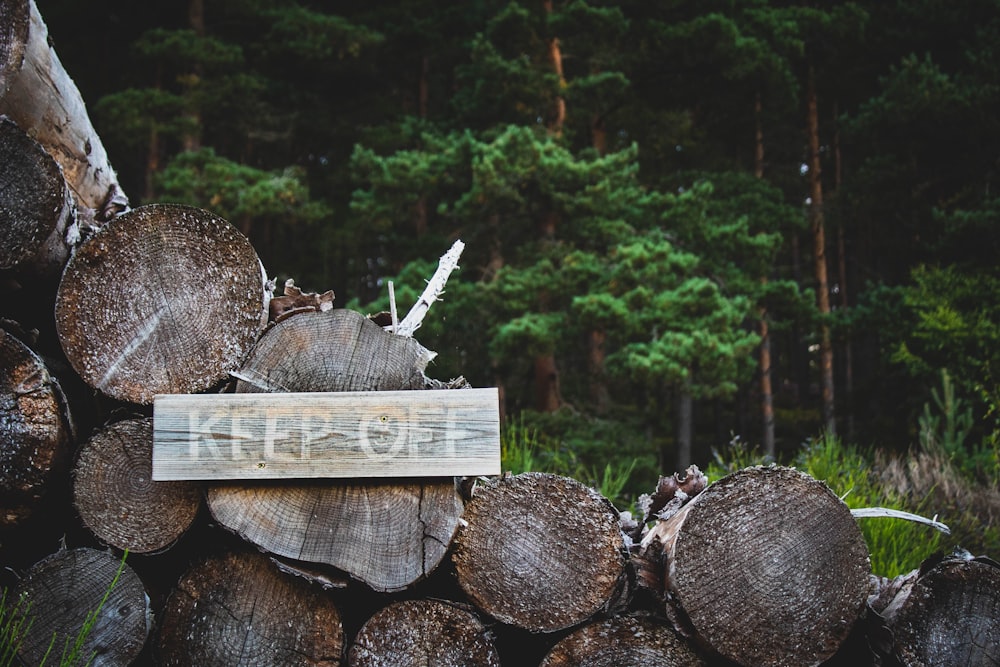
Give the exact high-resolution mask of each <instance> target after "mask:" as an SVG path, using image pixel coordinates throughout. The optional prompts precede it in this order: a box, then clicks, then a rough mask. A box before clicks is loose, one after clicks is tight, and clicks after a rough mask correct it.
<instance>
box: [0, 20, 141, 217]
mask: <svg viewBox="0 0 1000 667" xmlns="http://www.w3.org/2000/svg"><path fill="white" fill-rule="evenodd" d="M0 113H2V114H6V115H7V116H9V117H10V118H11V119H12V120H13V121H14V122H15V123H17V124H18V125H19V126H20V127H21V129H22V130H24V131H25V132H27V133H28V134H29V135H31V136H32V137H34V138H35V139H36V140H37V141H38V143H40V144H41V145H42V147H43V148H44V149H45V151H46V152H47V153H48V154H49V155H51V156H52V157H53V158H54V159H55V161H56V162H58V163H59V166H60V167H62V171H63V175H64V177H65V179H66V182H67V183H68V184H69V187H70V190H72V192H73V196H74V198H75V200H76V206H77V208H78V209H79V210H80V213H81V217H82V218H84V219H85V221H86V222H87V223H88V224H94V225H100V224H102V223H104V222H106V221H108V220H110V219H111V218H113V217H114V216H115V215H117V214H118V213H120V212H121V211H123V210H124V209H125V208H126V207H127V206H128V198H127V197H126V196H125V193H124V192H123V191H122V189H121V186H120V185H119V184H118V177H117V176H116V175H115V171H114V169H112V167H111V163H110V161H109V160H108V155H107V151H106V150H105V148H104V144H103V143H102V142H101V139H100V137H99V136H98V134H97V131H96V130H94V126H93V124H92V123H91V122H90V116H89V115H88V114H87V107H86V105H85V104H84V102H83V97H82V96H81V95H80V91H79V90H78V89H77V87H76V84H75V83H73V80H72V79H71V78H70V76H69V74H67V72H66V70H65V68H64V67H63V65H62V63H61V62H60V61H59V57H58V56H57V55H56V52H55V50H54V49H53V48H52V46H51V45H50V44H49V39H48V29H47V28H46V27H45V23H44V22H43V21H42V17H41V15H40V14H39V13H38V8H37V7H36V6H35V2H34V0H0Z"/></svg>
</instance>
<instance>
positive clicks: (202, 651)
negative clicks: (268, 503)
mask: <svg viewBox="0 0 1000 667" xmlns="http://www.w3.org/2000/svg"><path fill="white" fill-rule="evenodd" d="M156 647H157V651H156V653H157V654H158V657H159V660H158V663H157V664H159V665H162V666H163V667H181V666H184V667H221V666H223V665H241V666H242V667H282V666H289V667H292V666H295V667H298V666H301V665H310V666H312V667H334V666H336V665H340V664H341V658H342V654H343V647H344V631H343V627H342V625H341V620H340V613H339V612H338V610H337V608H336V606H335V605H334V603H333V601H332V600H331V599H330V598H329V597H328V596H326V595H324V594H323V593H322V591H320V590H319V589H318V588H317V587H313V586H310V585H309V584H307V583H306V582H305V581H304V580H302V579H299V578H297V577H294V576H292V575H287V574H282V573H281V572H279V571H278V569H277V568H276V567H275V566H274V564H273V563H271V562H270V560H268V558H267V557H266V556H264V555H263V554H259V553H229V554H224V555H222V556H218V557H214V558H211V559H209V560H207V561H204V562H202V563H199V564H197V565H195V566H194V567H192V568H191V569H190V570H189V571H188V572H187V573H186V574H184V576H182V577H181V579H180V581H179V582H178V584H177V588H176V589H175V590H174V592H173V593H171V595H170V598H169V599H168V600H167V604H166V607H165V609H164V611H163V618H162V621H161V624H160V633H159V637H158V639H157V644H156Z"/></svg>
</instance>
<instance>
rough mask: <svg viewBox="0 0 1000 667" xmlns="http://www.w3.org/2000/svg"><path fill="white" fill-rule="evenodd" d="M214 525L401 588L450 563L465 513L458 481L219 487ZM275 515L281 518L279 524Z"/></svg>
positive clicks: (274, 549)
mask: <svg viewBox="0 0 1000 667" xmlns="http://www.w3.org/2000/svg"><path fill="white" fill-rule="evenodd" d="M208 507H209V509H210V510H211V512H212V515H213V516H214V517H215V519H216V520H217V521H218V522H219V523H220V524H222V525H223V526H225V527H226V528H228V529H229V530H232V531H233V532H235V533H237V534H238V535H240V536H241V537H243V538H244V539H246V540H247V541H249V542H252V543H254V544H256V545H258V546H260V547H261V548H263V549H266V550H268V551H270V552H271V553H274V554H277V555H279V556H284V557H287V558H294V559H296V560H300V561H305V562H307V563H323V564H326V565H332V566H333V567H336V568H339V569H341V570H343V571H345V572H347V573H348V574H350V575H351V576H353V577H354V578H356V579H358V580H360V581H363V582H364V583H366V584H367V585H368V586H370V587H371V588H372V589H373V590H376V591H379V592H393V591H400V590H403V589H405V588H407V587H409V586H410V585H412V584H413V583H415V582H417V581H419V580H421V579H424V578H425V577H427V576H428V575H429V574H430V573H431V572H433V571H434V569H435V568H436V567H437V566H438V564H439V563H440V562H441V560H442V559H443V558H444V556H445V554H446V552H447V549H448V545H449V544H450V543H451V539H452V536H453V535H454V533H455V530H456V529H457V527H458V521H459V517H460V516H461V514H462V499H461V496H460V495H459V493H458V491H457V490H456V488H455V484H454V481H453V480H452V479H450V478H449V479H447V480H440V481H438V480H426V481H424V482H422V483H405V482H404V481H402V480H395V481H392V482H383V483H370V484H349V483H343V484H339V483H324V484H315V483H313V484H295V485H291V484H283V485H264V484H241V485H214V486H212V487H210V488H209V491H208ZM275 517H281V521H280V523H279V522H277V521H276V520H275Z"/></svg>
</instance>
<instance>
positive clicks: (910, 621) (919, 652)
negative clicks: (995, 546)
mask: <svg viewBox="0 0 1000 667" xmlns="http://www.w3.org/2000/svg"><path fill="white" fill-rule="evenodd" d="M883 616H884V618H885V620H886V621H887V623H888V625H889V628H890V629H891V630H892V637H894V645H893V649H892V650H893V653H894V657H895V658H896V659H897V660H899V663H900V664H901V665H904V667H934V666H937V665H983V666H986V665H996V664H997V661H998V658H1000V566H998V565H997V564H996V563H995V562H993V561H990V560H988V559H972V560H964V559H951V558H950V559H947V560H945V561H943V562H941V563H940V564H938V565H936V566H934V567H932V568H930V569H928V570H927V571H926V572H924V571H922V572H921V573H920V574H919V576H916V577H911V578H910V580H909V581H908V582H907V584H906V585H904V586H903V588H902V589H901V590H900V591H899V593H898V594H897V595H896V596H895V598H894V599H893V600H892V601H891V602H890V603H889V605H888V606H887V607H886V609H885V611H884V612H883Z"/></svg>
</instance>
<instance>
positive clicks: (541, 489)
mask: <svg viewBox="0 0 1000 667" xmlns="http://www.w3.org/2000/svg"><path fill="white" fill-rule="evenodd" d="M463 519H464V524H463V528H462V529H461V530H460V531H459V534H458V536H457V537H456V539H455V545H454V554H453V561H454V564H455V570H456V574H457V577H458V582H459V584H460V585H461V587H462V589H463V590H464V591H465V593H466V594H467V595H468V596H469V598H470V599H471V600H472V601H473V603H474V604H475V605H476V606H477V607H478V608H479V609H480V610H482V611H483V612H485V613H486V614H488V615H489V616H492V617H493V618H495V619H497V620H499V621H501V622H503V623H507V624H510V625H513V626H516V627H519V628H523V629H526V630H529V631H531V632H553V631H556V630H562V629H564V628H568V627H571V626H573V625H576V624H578V623H582V622H583V621H585V620H587V619H588V618H590V617H591V616H593V615H594V614H596V613H598V612H600V611H602V610H604V609H606V608H608V607H609V606H610V605H611V604H612V603H613V602H614V601H615V599H616V598H617V597H618V596H619V594H620V593H621V592H622V590H623V586H624V584H625V552H624V548H625V545H624V539H623V537H622V534H621V531H620V529H619V523H618V513H617V511H615V509H614V507H613V506H612V505H611V504H610V503H609V502H608V501H607V500H606V499H604V498H603V497H601V495H600V494H598V493H597V492H596V491H594V490H593V489H590V488H588V487H586V486H584V485H583V484H580V483H579V482H577V481H575V480H572V479H569V478H566V477H558V476H556V475H550V474H544V473H523V474H521V475H517V476H516V477H511V478H507V479H502V480H500V481H498V482H496V483H495V484H492V485H490V486H486V487H481V488H480V489H479V490H478V492H477V493H476V495H475V496H473V498H472V500H471V501H470V502H469V504H468V505H467V506H466V509H465V514H464V515H463Z"/></svg>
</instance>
